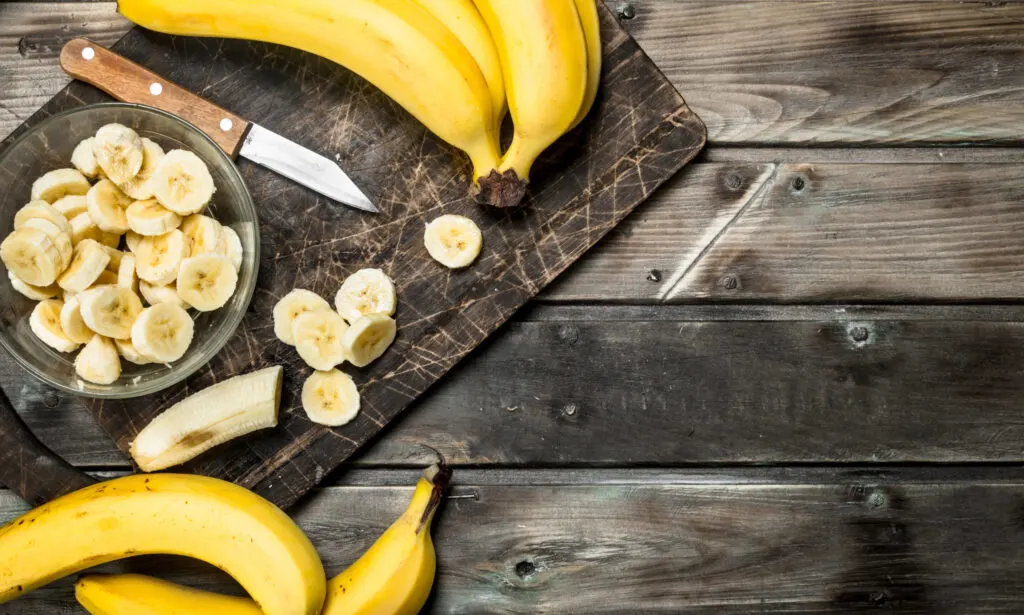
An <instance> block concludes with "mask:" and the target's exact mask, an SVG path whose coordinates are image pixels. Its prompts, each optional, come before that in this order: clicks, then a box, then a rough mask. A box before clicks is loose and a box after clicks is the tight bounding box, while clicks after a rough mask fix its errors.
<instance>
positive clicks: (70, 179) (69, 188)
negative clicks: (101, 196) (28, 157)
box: [32, 169, 91, 203]
mask: <svg viewBox="0 0 1024 615" xmlns="http://www.w3.org/2000/svg"><path fill="white" fill-rule="evenodd" d="M90 187H91V186H90V185H89V180H88V179H86V178H85V175H82V174H81V173H80V172H79V171H78V169H55V170H53V171H50V172H49V173H46V174H44V175H43V176H42V177H40V178H39V179H37V180H36V181H34V182H32V200H33V201H37V200H40V199H42V200H44V201H46V202H47V203H53V202H54V201H56V200H57V199H59V198H61V197H64V196H66V195H68V194H85V193H86V192H89V188H90Z"/></svg>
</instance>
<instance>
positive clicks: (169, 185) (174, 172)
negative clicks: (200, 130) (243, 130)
mask: <svg viewBox="0 0 1024 615" xmlns="http://www.w3.org/2000/svg"><path fill="white" fill-rule="evenodd" d="M150 184H151V186H152V188H153V195H154V196H155V197H156V200H158V201H160V204H161V205H163V206H164V207H166V208H167V209H170V210H171V211H173V212H175V213H178V214H181V215H183V216H184V215H188V214H194V213H198V212H200V211H202V209H203V207H206V204H207V203H208V202H209V201H210V198H211V197H212V196H213V192H214V190H215V188H214V185H213V177H211V176H210V170H209V169H208V168H206V163H205V162H203V161H202V160H201V159H200V158H199V156H196V155H195V154H193V153H192V152H189V151H186V150H183V149H175V150H171V151H169V152H167V154H166V155H165V156H164V157H163V158H162V159H161V160H160V162H159V163H158V164H157V166H156V172H154V173H153V177H151V178H150Z"/></svg>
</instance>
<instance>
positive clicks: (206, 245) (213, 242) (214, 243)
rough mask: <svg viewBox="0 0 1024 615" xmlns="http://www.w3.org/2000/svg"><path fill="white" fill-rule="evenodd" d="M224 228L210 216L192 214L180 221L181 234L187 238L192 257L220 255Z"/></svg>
mask: <svg viewBox="0 0 1024 615" xmlns="http://www.w3.org/2000/svg"><path fill="white" fill-rule="evenodd" d="M223 228H224V227H223V226H221V224H220V222H217V221H216V220H214V219H213V218H211V217H210V216H204V215H203V214H192V215H191V216H188V217H187V218H185V219H184V220H182V221H181V232H182V233H185V237H187V238H188V245H189V248H191V251H192V252H191V254H192V256H198V255H200V254H207V253H221V250H220V243H221V232H222V229H223Z"/></svg>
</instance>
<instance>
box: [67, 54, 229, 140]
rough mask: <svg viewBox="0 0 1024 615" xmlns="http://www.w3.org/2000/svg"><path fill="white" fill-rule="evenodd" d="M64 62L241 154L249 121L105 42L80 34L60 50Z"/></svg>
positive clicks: (73, 71) (123, 97)
mask: <svg viewBox="0 0 1024 615" xmlns="http://www.w3.org/2000/svg"><path fill="white" fill-rule="evenodd" d="M60 65H61V67H62V68H63V69H64V72H66V73H67V74H69V75H71V76H72V77H74V78H75V79H80V80H82V81H84V82H86V83H88V84H90V85H94V86H96V87H98V88H99V89H101V90H103V91H104V92H106V93H107V94H110V95H111V96H113V97H114V98H116V99H118V100H120V101H123V102H129V103H139V104H143V105H149V106H151V107H156V108H157V109H162V110H163V111H167V112H168V113H172V114H174V115H177V116H178V117H180V118H182V119H184V120H186V121H188V122H191V123H192V124H195V125H196V126H198V127H199V129H200V130H202V131H203V132H205V133H206V134H207V135H209V136H210V138H211V139H213V140H214V141H215V142H216V143H217V145H219V146H221V148H222V149H223V150H224V151H225V152H227V153H228V156H230V157H231V158H232V160H233V159H234V158H235V157H236V156H237V155H238V149H239V148H240V147H241V146H242V140H243V139H244V138H245V133H246V132H247V131H248V129H249V122H247V121H245V120H243V119H242V118H240V117H238V116H237V115H235V114H233V113H231V112H230V111H226V110H224V109H222V108H220V107H218V106H217V105H215V104H213V103H212V102H210V101H208V100H206V99H204V98H201V97H199V96H197V95H195V94H193V93H192V92H189V91H188V90H186V89H184V88H182V87H181V86H178V85H175V84H173V83H171V82H170V81H168V80H166V79H164V78H163V77H161V76H159V75H157V74H154V73H152V72H150V71H148V70H146V69H145V68H142V67H141V66H139V65H138V64H136V63H135V62H132V61H131V60H129V59H127V58H124V57H122V56H119V55H117V54H116V53H114V52H113V51H110V50H109V49H106V48H105V47H103V46H102V45H97V44H96V43H94V42H92V41H90V40H88V39H84V38H76V39H72V40H70V41H68V43H67V44H66V45H64V49H63V50H61V52H60Z"/></svg>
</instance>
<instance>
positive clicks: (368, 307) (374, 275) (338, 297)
mask: <svg viewBox="0 0 1024 615" xmlns="http://www.w3.org/2000/svg"><path fill="white" fill-rule="evenodd" d="M396 306H397V298H396V296H395V283H394V282H392V281H391V278H389V277H388V275H387V274H386V273H384V272H383V271H381V270H380V269H360V270H359V271H357V272H355V273H353V274H352V275H350V276H348V277H347V278H345V281H344V282H342V283H341V288H339V289H338V292H337V294H335V295H334V307H335V309H337V310H338V313H339V314H341V316H342V318H344V319H345V320H347V321H348V322H349V323H350V324H351V323H353V322H355V321H356V320H358V319H359V317H360V316H363V315H364V314H384V315H385V316H391V315H392V314H394V313H395V307H396Z"/></svg>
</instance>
